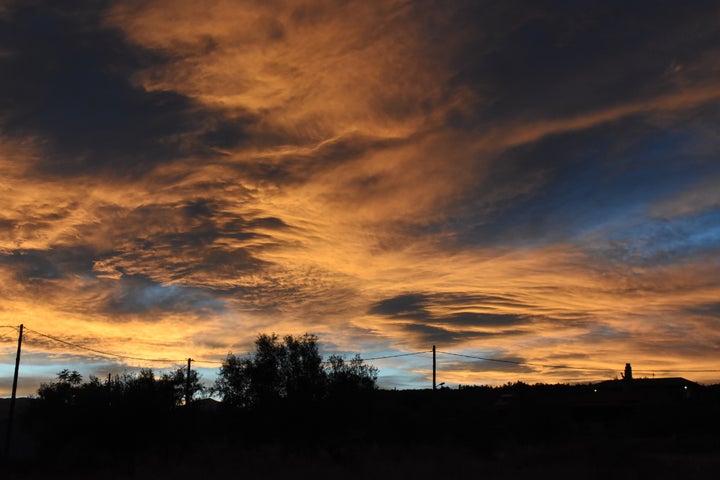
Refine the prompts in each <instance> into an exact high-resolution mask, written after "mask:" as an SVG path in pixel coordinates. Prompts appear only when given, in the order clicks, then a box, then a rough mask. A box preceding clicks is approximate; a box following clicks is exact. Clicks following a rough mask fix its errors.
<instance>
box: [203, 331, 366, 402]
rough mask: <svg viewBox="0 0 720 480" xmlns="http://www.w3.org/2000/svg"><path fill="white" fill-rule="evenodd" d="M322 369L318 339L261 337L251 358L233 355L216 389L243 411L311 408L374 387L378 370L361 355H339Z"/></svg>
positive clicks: (215, 390) (303, 336) (313, 336)
mask: <svg viewBox="0 0 720 480" xmlns="http://www.w3.org/2000/svg"><path fill="white" fill-rule="evenodd" d="M328 363H329V367H328V368H327V369H326V368H324V367H323V360H322V357H321V356H320V353H319V345H318V338H317V336H315V335H311V334H305V335H302V336H297V337H296V336H292V335H286V336H285V337H283V340H282V341H280V338H279V337H278V336H277V335H276V334H274V333H273V334H271V335H267V334H260V335H258V337H257V339H256V340H255V353H254V354H253V356H251V357H249V358H239V357H237V356H235V355H233V354H229V355H228V356H227V358H226V359H225V361H224V362H223V365H222V366H221V367H220V371H219V373H218V378H217V380H216V382H215V386H214V388H213V391H214V392H215V393H217V394H218V395H219V396H220V397H221V398H222V399H223V401H224V402H225V403H227V404H230V405H234V406H238V407H252V406H265V407H266V406H270V405H275V404H277V403H278V402H287V403H292V404H307V403H310V402H316V401H319V400H321V399H324V398H326V397H327V395H328V394H332V395H339V394H340V392H345V393H350V392H358V391H362V390H365V391H369V390H372V389H374V388H375V381H376V379H377V369H376V368H375V367H372V366H369V365H365V364H364V363H363V360H362V359H361V358H360V357H359V356H356V357H355V358H354V359H352V360H350V361H349V362H346V361H345V360H344V359H343V358H342V357H339V356H337V355H335V356H332V357H330V361H329V362H328Z"/></svg>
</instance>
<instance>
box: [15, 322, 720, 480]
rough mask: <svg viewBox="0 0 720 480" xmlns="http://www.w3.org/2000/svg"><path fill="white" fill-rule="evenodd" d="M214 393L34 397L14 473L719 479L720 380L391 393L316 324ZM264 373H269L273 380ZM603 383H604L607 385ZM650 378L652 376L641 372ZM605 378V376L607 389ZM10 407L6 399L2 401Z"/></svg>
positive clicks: (23, 413)
mask: <svg viewBox="0 0 720 480" xmlns="http://www.w3.org/2000/svg"><path fill="white" fill-rule="evenodd" d="M257 347H258V351H257V352H256V355H255V356H254V357H251V358H247V359H244V360H242V359H238V358H234V357H232V356H230V357H228V360H227V361H226V363H225V364H224V365H223V370H222V371H221V373H222V374H221V376H220V379H219V381H218V383H217V384H216V385H215V394H216V395H220V396H222V397H223V398H225V399H226V400H225V401H223V402H218V401H215V400H212V399H209V398H201V396H200V394H201V393H202V392H201V385H200V383H199V382H198V381H197V380H198V379H197V377H193V376H192V373H191V378H190V380H191V382H190V385H191V389H193V393H194V394H195V398H194V399H193V401H192V402H190V403H189V404H187V405H186V404H184V400H183V399H184V395H185V393H186V391H187V390H186V389H187V385H188V383H187V378H185V377H184V375H185V372H183V371H182V369H181V370H178V371H176V372H172V373H170V374H165V375H158V376H155V375H154V374H153V373H152V372H150V371H143V372H141V373H140V374H139V375H135V376H125V377H119V378H115V377H111V378H109V379H107V380H104V381H100V380H98V379H91V380H89V381H88V382H83V380H82V379H81V378H79V377H78V376H77V375H75V374H74V373H73V372H68V371H63V372H61V374H60V376H59V377H58V379H57V381H55V382H53V383H51V384H48V385H44V386H43V388H41V389H40V391H39V392H38V398H35V399H21V402H20V403H19V404H18V409H17V412H18V417H17V421H16V428H15V435H14V436H13V444H12V445H11V447H12V448H11V453H12V456H11V458H10V461H9V462H6V464H5V465H4V467H3V475H2V477H3V478H12V479H15V478H17V479H22V478H28V479H35V478H68V479H69V478H72V479H85V478H87V479H90V478H118V479H120V478H142V479H151V478H152V479H155V478H173V479H190V478H231V477H232V478H269V479H273V478H313V479H321V478H322V479H324V478H338V479H356V478H407V479H418V478H442V479H446V478H458V479H460V478H462V479H466V478H480V477H483V478H493V479H494V478H529V477H534V478H546V477H552V478H590V479H596V478H597V479H600V478H608V477H612V478H614V479H625V478H627V479H634V478H678V477H684V478H715V475H716V472H717V471H719V468H718V467H720V436H718V434H717V432H718V431H719V430H718V429H719V427H720V388H719V386H710V387H701V386H696V388H695V387H694V388H692V389H690V390H688V389H684V387H681V388H682V391H681V392H680V393H681V394H677V395H676V393H677V392H675V390H673V389H674V387H672V388H671V389H670V390H668V391H667V392H665V393H662V392H661V393H659V394H655V393H653V394H650V395H637V393H636V391H637V390H638V389H637V388H635V390H633V385H632V384H629V383H626V384H617V385H619V389H616V390H612V388H615V385H614V384H613V385H609V386H608V390H607V392H605V394H604V395H603V392H602V391H598V386H597V385H532V386H530V385H526V384H523V383H515V384H507V385H505V386H502V387H466V388H461V389H457V390H456V389H452V390H450V389H439V390H436V391H433V390H413V391H408V390H405V391H388V390H378V389H376V388H374V380H375V371H374V369H372V368H371V367H368V366H367V365H364V364H362V362H361V361H360V360H357V359H356V360H355V361H351V362H346V361H344V360H342V359H339V358H335V359H332V361H330V362H322V360H318V359H319V356H317V355H316V354H317V344H316V341H315V339H314V337H311V336H309V337H301V338H290V339H288V337H286V338H285V339H284V340H283V341H280V340H279V339H278V338H277V337H273V336H261V337H260V338H259V339H258V344H257ZM261 380H262V381H261ZM598 385H599V384H598ZM638 385H640V384H638ZM600 390H602V388H600ZM2 407H3V410H4V411H6V404H2Z"/></svg>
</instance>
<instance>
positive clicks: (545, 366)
mask: <svg viewBox="0 0 720 480" xmlns="http://www.w3.org/2000/svg"><path fill="white" fill-rule="evenodd" d="M437 353H441V354H443V355H452V356H455V357H466V358H472V359H475V360H483V361H486V362H499V363H510V364H513V365H527V366H531V367H542V368H554V369H564V370H584V371H596V372H614V371H616V370H617V369H614V368H593V367H573V366H570V365H548V364H544V363H534V362H523V361H519V360H503V359H499V358H488V357H479V356H476V355H466V354H462V353H452V352H441V351H438V352H437Z"/></svg>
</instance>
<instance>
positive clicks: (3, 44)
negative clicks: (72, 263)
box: [0, 1, 253, 176]
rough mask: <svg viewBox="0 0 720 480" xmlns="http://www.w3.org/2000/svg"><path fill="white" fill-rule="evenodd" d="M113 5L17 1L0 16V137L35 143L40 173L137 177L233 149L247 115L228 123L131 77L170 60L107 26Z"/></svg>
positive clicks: (240, 138)
mask: <svg viewBox="0 0 720 480" xmlns="http://www.w3.org/2000/svg"><path fill="white" fill-rule="evenodd" d="M109 5H110V2H93V1H73V2H62V3H58V2H43V1H31V2H18V3H17V4H15V5H11V6H10V7H9V12H7V13H6V15H4V16H3V17H1V18H0V31H1V32H3V33H2V34H0V50H1V51H2V52H3V54H2V55H0V69H2V70H3V71H5V72H12V75H3V76H2V79H0V104H1V105H2V106H3V108H2V116H0V121H1V122H2V127H1V132H2V133H3V135H10V136H13V137H16V138H21V139H22V138H25V137H29V138H40V139H42V141H41V142H40V145H41V150H42V156H41V160H40V165H39V168H40V169H41V170H42V172H44V173H46V174H47V173H50V174H54V175H60V176H66V175H76V174H94V173H111V174H113V175H120V176H137V175H141V174H143V173H146V172H147V171H149V170H151V169H152V168H153V167H154V166H156V165H157V164H158V163H162V162H168V161H172V160H175V159H178V158H182V157H184V156H186V155H188V154H193V153H199V152H203V151H204V152H205V153H206V154H207V153H208V152H209V150H208V148H210V147H220V148H225V147H228V146H236V145H238V144H239V143H241V142H242V141H244V140H245V139H246V137H247V134H246V127H247V125H249V124H251V123H252V122H253V120H252V119H250V118H243V119H242V120H226V119H223V118H222V115H218V114H213V113H211V112H208V111H204V110H203V109H201V108H199V106H198V105H196V104H195V103H194V102H193V101H191V100H190V99H188V98H187V97H185V96H183V95H180V94H177V93H174V92H169V91H152V92H150V91H146V90H144V89H143V88H142V87H140V86H138V85H135V84H133V82H132V77H133V75H134V74H135V73H137V72H138V71H140V70H142V69H143V68H146V67H148V66H150V65H160V64H162V63H163V62H164V61H165V60H166V59H165V58H163V57H162V56H161V55H160V54H158V53H157V52H154V51H149V50H144V49H142V48H140V47H138V46H136V45H131V44H129V43H128V42H127V41H126V39H125V37H124V35H123V34H122V32H120V31H118V30H115V29H112V28H109V27H106V26H104V22H103V18H104V15H105V14H106V9H107V8H108V7H109Z"/></svg>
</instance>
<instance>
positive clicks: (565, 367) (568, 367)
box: [0, 325, 720, 373]
mask: <svg viewBox="0 0 720 480" xmlns="http://www.w3.org/2000/svg"><path fill="white" fill-rule="evenodd" d="M0 328H11V329H14V330H17V329H18V327H16V326H14V325H0ZM25 331H27V332H31V333H34V334H36V335H40V336H42V337H45V338H48V339H50V340H53V341H55V342H59V343H62V344H65V345H68V346H70V347H74V348H78V349H81V350H86V351H88V352H93V353H96V354H98V355H103V356H108V357H114V358H119V359H124V360H137V361H143V362H161V363H184V362H185V361H186V359H170V358H147V357H136V356H132V355H121V354H118V353H114V352H107V351H104V350H99V349H95V348H91V347H87V346H85V345H80V344H77V343H74V342H70V341H68V340H63V339H62V338H58V337H56V336H54V335H49V334H47V333H43V332H39V331H37V330H33V329H30V328H27V327H26V328H25ZM430 352H432V350H421V351H417V352H409V353H397V354H393V355H381V356H376V357H362V356H360V355H359V354H357V357H358V358H360V360H362V361H366V362H369V361H373V360H385V359H390V358H399V357H408V356H415V355H422V354H425V353H430ZM437 353H439V354H443V355H451V356H454V357H462V358H469V359H473V360H482V361H486V362H496V363H505V364H512V365H527V366H531V367H541V368H552V369H559V370H579V371H596V372H616V371H617V370H618V369H614V368H593V367H578V366H572V365H553V364H544V363H535V362H524V361H519V360H505V359H500V358H490V357H481V356H478V355H467V354H463V353H453V352H446V351H437ZM243 355H252V353H246V354H243ZM193 361H194V362H196V363H205V364H215V365H222V364H224V363H225V361H221V360H202V359H193ZM322 363H324V364H329V363H330V362H329V361H325V362H322ZM635 371H636V372H643V373H651V372H654V373H718V372H720V369H686V370H680V369H657V370H653V369H636V370H635Z"/></svg>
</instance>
